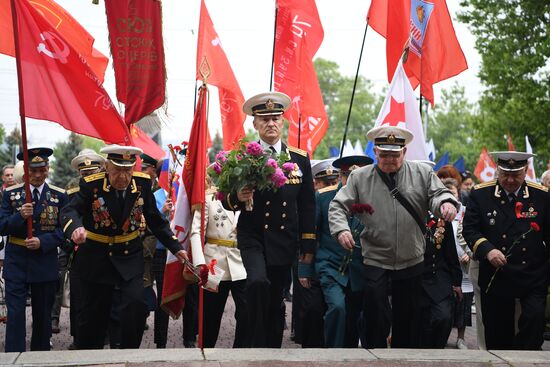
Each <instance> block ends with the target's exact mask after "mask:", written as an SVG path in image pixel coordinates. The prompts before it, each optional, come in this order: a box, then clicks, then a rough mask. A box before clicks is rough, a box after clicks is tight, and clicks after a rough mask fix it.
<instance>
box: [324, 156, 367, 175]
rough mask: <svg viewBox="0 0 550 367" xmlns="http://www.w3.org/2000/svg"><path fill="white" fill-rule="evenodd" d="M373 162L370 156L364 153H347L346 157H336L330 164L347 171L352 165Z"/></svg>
mask: <svg viewBox="0 0 550 367" xmlns="http://www.w3.org/2000/svg"><path fill="white" fill-rule="evenodd" d="M373 162H374V161H373V160H372V158H371V157H367V156H366V155H349V156H347V157H342V158H338V159H337V160H335V161H334V162H332V165H333V166H334V167H336V168H339V169H340V170H341V171H342V172H348V171H350V168H351V167H353V166H357V167H363V166H367V165H369V164H372V163H373Z"/></svg>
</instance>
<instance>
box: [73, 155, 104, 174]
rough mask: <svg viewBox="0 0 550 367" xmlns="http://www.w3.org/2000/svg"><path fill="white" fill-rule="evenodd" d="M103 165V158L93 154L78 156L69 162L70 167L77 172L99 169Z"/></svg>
mask: <svg viewBox="0 0 550 367" xmlns="http://www.w3.org/2000/svg"><path fill="white" fill-rule="evenodd" d="M104 163H105V158H103V157H102V156H100V155H99V154H97V153H95V152H89V153H88V152H86V153H84V154H82V152H80V154H78V155H77V156H76V157H74V158H73V159H72V161H71V167H73V168H74V169H75V170H78V171H88V170H92V169H97V168H101V167H102V166H103V164H104Z"/></svg>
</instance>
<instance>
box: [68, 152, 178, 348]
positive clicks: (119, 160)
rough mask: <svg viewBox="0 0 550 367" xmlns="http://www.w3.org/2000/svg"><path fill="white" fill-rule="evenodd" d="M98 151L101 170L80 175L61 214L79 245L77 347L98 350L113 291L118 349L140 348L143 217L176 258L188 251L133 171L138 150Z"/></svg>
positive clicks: (145, 177)
mask: <svg viewBox="0 0 550 367" xmlns="http://www.w3.org/2000/svg"><path fill="white" fill-rule="evenodd" d="M101 152H102V153H106V154H107V161H106V166H105V168H106V171H105V172H99V173H96V174H93V175H90V176H87V177H84V178H83V179H82V180H81V181H80V190H79V191H78V192H77V193H75V194H74V196H73V197H72V199H71V202H70V204H69V205H68V206H67V207H66V209H65V210H64V211H63V212H62V221H63V230H64V232H65V236H66V237H67V238H69V239H71V240H72V241H73V242H74V243H76V244H77V245H79V249H78V256H77V258H76V266H77V267H78V272H79V276H80V281H81V287H82V298H83V299H82V306H81V307H82V309H81V312H80V315H79V317H78V323H79V324H78V337H79V340H78V348H79V349H101V348H103V342H104V339H105V333H106V330H107V325H108V321H109V314H110V312H111V303H112V295H113V291H114V289H115V288H117V289H119V291H120V293H121V297H122V302H123V305H121V306H120V309H121V320H120V323H121V343H120V344H121V345H120V346H121V348H139V345H140V343H141V338H142V336H143V328H144V325H145V317H146V315H147V310H146V305H145V303H144V301H143V245H142V242H141V238H140V228H143V224H144V223H143V222H142V220H143V218H144V219H145V221H146V223H147V225H148V226H149V228H151V230H152V232H153V234H154V235H155V236H156V237H157V238H158V239H159V241H161V242H162V243H163V244H164V245H165V246H166V247H167V248H168V249H169V250H170V251H171V252H172V253H174V254H175V255H176V257H177V258H178V259H179V260H181V261H184V260H186V259H187V253H186V252H185V251H184V250H183V248H182V246H181V245H180V244H179V243H178V241H177V239H176V237H175V236H174V235H173V233H172V231H171V230H170V227H169V224H168V222H167V221H166V220H165V219H163V217H162V216H161V215H160V213H159V211H158V209H157V207H156V204H155V199H154V197H153V194H152V192H151V180H150V178H149V176H148V175H146V174H144V173H141V172H134V165H135V163H136V156H138V155H140V154H141V153H142V150H141V149H139V148H136V147H131V146H119V145H111V146H107V147H105V148H103V149H102V150H101Z"/></svg>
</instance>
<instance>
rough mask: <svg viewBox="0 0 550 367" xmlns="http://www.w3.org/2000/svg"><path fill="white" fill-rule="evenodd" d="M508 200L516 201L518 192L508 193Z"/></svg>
mask: <svg viewBox="0 0 550 367" xmlns="http://www.w3.org/2000/svg"><path fill="white" fill-rule="evenodd" d="M508 200H509V201H510V202H511V203H515V202H516V194H514V193H511V194H508Z"/></svg>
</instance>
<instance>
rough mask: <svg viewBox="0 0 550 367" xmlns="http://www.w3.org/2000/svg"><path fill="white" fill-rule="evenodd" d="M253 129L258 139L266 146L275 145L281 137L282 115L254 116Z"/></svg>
mask: <svg viewBox="0 0 550 367" xmlns="http://www.w3.org/2000/svg"><path fill="white" fill-rule="evenodd" d="M253 124H254V128H255V129H256V130H257V131H258V134H259V135H260V139H262V140H263V141H265V142H266V143H268V144H271V145H273V144H275V143H277V142H278V141H279V140H281V136H282V135H283V126H284V120H283V116H282V115H268V116H254V121H253Z"/></svg>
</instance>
